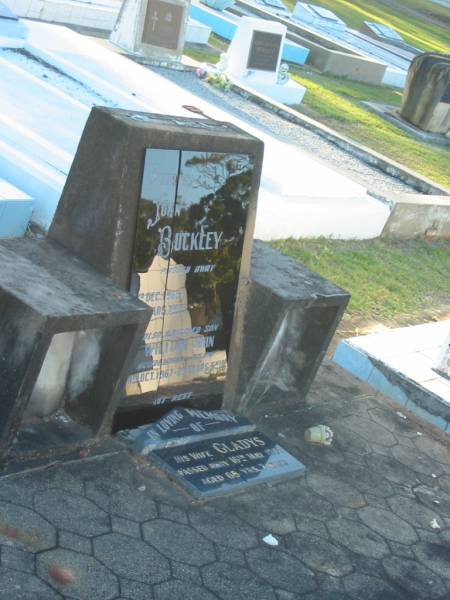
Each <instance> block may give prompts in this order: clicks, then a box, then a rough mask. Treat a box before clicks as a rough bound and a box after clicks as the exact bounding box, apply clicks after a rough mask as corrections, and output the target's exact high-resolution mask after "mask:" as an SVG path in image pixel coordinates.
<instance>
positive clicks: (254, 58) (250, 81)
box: [225, 17, 306, 104]
mask: <svg viewBox="0 0 450 600" xmlns="http://www.w3.org/2000/svg"><path fill="white" fill-rule="evenodd" d="M285 37H286V26H285V25H282V24H281V23H278V22H275V21H266V20H264V19H256V18H253V17H242V18H241V20H240V23H239V25H238V28H237V30H236V33H235V34H234V37H233V39H232V41H231V44H230V46H229V48H228V52H227V55H226V67H225V73H226V75H227V76H228V77H230V79H231V80H234V81H236V83H238V84H240V85H243V86H244V87H249V88H251V89H253V90H255V91H256V92H258V93H261V94H264V95H266V96H269V97H270V98H273V99H274V100H277V101H278V102H283V103H284V104H300V102H301V101H302V99H303V96H304V94H305V91H306V90H305V88H304V87H303V86H301V85H299V84H298V83H295V82H294V81H292V80H290V79H287V81H286V82H285V83H278V81H277V80H278V72H279V70H280V63H281V54H282V51H283V44H284V40H285Z"/></svg>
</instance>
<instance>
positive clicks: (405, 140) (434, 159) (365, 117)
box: [292, 70, 450, 188]
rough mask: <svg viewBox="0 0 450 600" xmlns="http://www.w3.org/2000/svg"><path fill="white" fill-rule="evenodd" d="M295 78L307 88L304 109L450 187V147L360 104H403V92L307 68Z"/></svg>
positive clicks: (301, 107) (314, 116)
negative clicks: (406, 129) (410, 132)
mask: <svg viewBox="0 0 450 600" xmlns="http://www.w3.org/2000/svg"><path fill="white" fill-rule="evenodd" d="M292 77H293V78H294V79H295V80H296V81H298V82H299V83H301V84H302V85H304V86H305V87H306V89H307V92H306V94H305V97H304V99H303V102H302V104H301V105H300V107H299V110H300V111H301V112H304V113H305V114H307V115H309V116H311V117H313V118H314V119H317V120H318V121H320V122H321V123H324V124H325V125H328V126H329V127H331V128H332V129H335V130H336V131H338V132H340V133H342V134H344V135H346V136H348V137H349V138H351V139H353V140H355V141H357V142H360V143H362V144H365V145H366V146H368V147H369V148H372V149H373V150H375V151H377V152H380V153H382V154H385V155H386V156H388V157H389V158H392V159H393V160H396V161H397V162H399V163H401V164H403V165H405V166H407V167H410V168H411V169H413V170H415V171H418V172H419V173H421V174H422V175H425V176H426V177H429V178H430V179H432V180H433V181H435V182H436V183H438V184H441V185H444V186H446V187H448V188H450V168H449V165H450V148H449V147H441V146H436V145H431V144H425V143H423V142H421V141H418V140H416V139H415V138H413V137H412V136H410V135H408V134H407V133H405V132H404V131H402V130H401V129H398V128H397V127H395V125H391V124H390V123H388V122H387V121H385V120H384V119H382V118H381V117H379V116H378V115H375V114H374V113H372V112H370V111H369V110H368V109H366V108H364V107H363V106H361V105H360V104H359V102H360V101H361V100H368V101H372V102H379V103H384V104H391V105H393V106H400V103H401V99H402V93H401V92H400V91H396V90H393V89H391V88H387V87H381V86H373V85H367V84H363V83H358V82H354V81H350V80H348V79H344V78H341V77H334V76H332V75H319V74H316V73H312V72H308V71H306V70H302V71H297V72H293V73H292Z"/></svg>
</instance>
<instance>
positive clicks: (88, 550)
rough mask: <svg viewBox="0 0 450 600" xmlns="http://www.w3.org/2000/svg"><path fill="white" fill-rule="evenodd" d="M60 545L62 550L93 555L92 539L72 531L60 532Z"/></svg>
mask: <svg viewBox="0 0 450 600" xmlns="http://www.w3.org/2000/svg"><path fill="white" fill-rule="evenodd" d="M58 545H59V546H60V547H61V548H66V549H67V550H74V551H75V552H81V553H82V554H92V544H91V540H90V538H88V537H85V536H83V535H78V534H76V533H72V532H71V531H64V530H62V529H60V530H59V532H58Z"/></svg>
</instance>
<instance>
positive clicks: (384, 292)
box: [272, 238, 450, 321]
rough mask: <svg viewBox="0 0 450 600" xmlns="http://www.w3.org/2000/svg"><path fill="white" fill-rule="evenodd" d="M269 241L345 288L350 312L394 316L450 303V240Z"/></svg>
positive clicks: (368, 317) (372, 317)
mask: <svg viewBox="0 0 450 600" xmlns="http://www.w3.org/2000/svg"><path fill="white" fill-rule="evenodd" d="M272 245H273V246H274V247H275V248H277V249H278V250H280V251H281V252H282V253H283V254H286V255H287V256H290V257H291V258H294V259H296V260H299V261H300V262H302V263H303V264H304V265H306V266H307V267H308V268H309V269H311V270H312V271H315V272H316V273H319V274H320V275H322V276H323V277H325V278H327V279H329V280H330V281H333V282H334V283H335V284H337V285H339V286H341V287H343V288H344V289H346V290H348V291H349V292H350V293H351V295H352V298H351V301H350V305H349V308H348V314H349V316H351V317H362V318H363V319H364V320H367V321H371V320H378V319H383V318H387V319H393V318H394V319H395V318H399V317H403V316H414V315H415V314H421V313H423V311H424V310H427V311H431V310H433V309H436V310H439V309H442V308H443V307H445V306H447V307H448V306H449V305H450V278H449V276H448V274H449V273H450V242H448V241H447V242H445V241H442V242H433V243H429V242H425V241H421V240H408V241H393V240H387V239H386V240H381V239H378V240H369V241H342V240H330V239H325V238H319V239H310V240H307V239H301V240H294V239H292V238H291V239H288V240H280V241H275V242H272Z"/></svg>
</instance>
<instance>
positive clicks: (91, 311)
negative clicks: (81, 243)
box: [0, 238, 151, 458]
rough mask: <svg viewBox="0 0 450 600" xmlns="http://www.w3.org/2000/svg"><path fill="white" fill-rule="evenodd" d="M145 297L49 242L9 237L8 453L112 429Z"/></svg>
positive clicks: (4, 264)
mask: <svg viewBox="0 0 450 600" xmlns="http://www.w3.org/2000/svg"><path fill="white" fill-rule="evenodd" d="M150 314H151V311H150V309H149V308H148V307H147V306H145V304H143V303H141V302H139V301H138V300H136V299H135V298H133V297H132V296H131V295H130V294H129V293H127V292H126V291H124V290H122V289H120V288H118V287H116V286H115V285H113V284H112V283H111V282H110V281H108V280H107V279H106V278H105V277H103V276H102V275H100V274H98V273H96V272H95V271H94V270H93V269H91V268H90V267H87V266H86V265H83V264H82V263H81V262H80V261H79V260H78V259H76V258H75V257H72V256H70V255H69V254H68V253H67V252H65V251H64V250H62V249H61V248H59V247H57V246H56V245H55V244H53V243H49V242H47V241H36V240H32V239H29V238H26V239H10V240H2V241H1V242H0V324H1V326H0V380H1V382H2V385H1V388H0V458H4V457H5V455H7V454H8V452H9V451H10V450H11V444H12V442H13V440H14V439H16V443H15V444H14V448H13V450H14V452H15V453H16V454H18V453H19V454H29V455H36V454H42V453H49V452H52V451H54V450H55V449H57V448H59V449H61V448H62V449H64V450H67V449H69V448H73V447H76V446H77V445H80V444H82V443H87V442H89V440H91V439H92V438H94V437H96V436H101V435H103V434H107V433H109V432H110V430H111V423H112V417H113V413H114V411H115V409H116V406H117V403H118V402H119V399H120V394H121V391H122V388H123V385H124V381H125V378H126V375H127V373H128V369H129V356H130V353H131V354H133V350H135V348H136V345H137V343H138V341H139V339H140V337H141V336H142V333H143V331H144V330H145V327H146V325H147V322H148V320H149V318H150Z"/></svg>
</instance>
